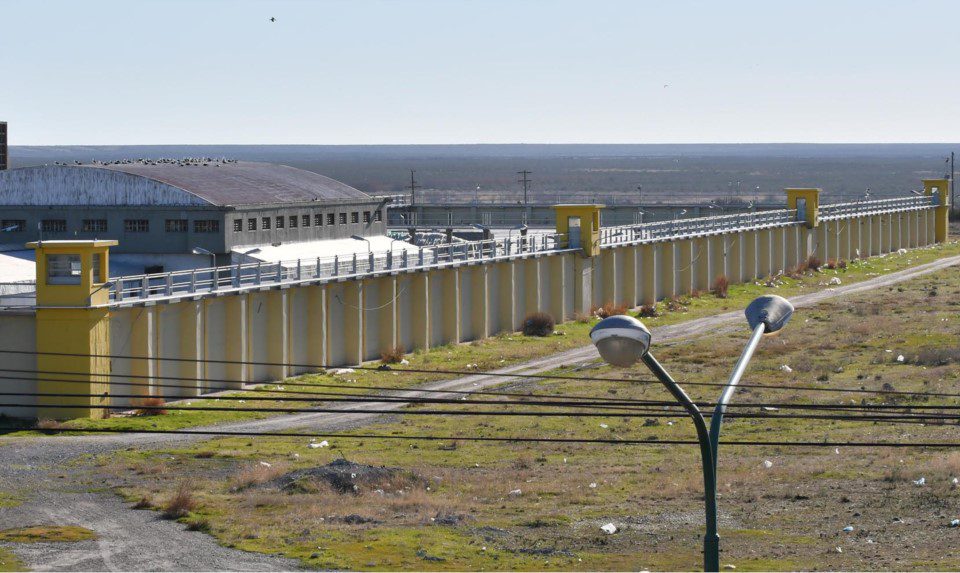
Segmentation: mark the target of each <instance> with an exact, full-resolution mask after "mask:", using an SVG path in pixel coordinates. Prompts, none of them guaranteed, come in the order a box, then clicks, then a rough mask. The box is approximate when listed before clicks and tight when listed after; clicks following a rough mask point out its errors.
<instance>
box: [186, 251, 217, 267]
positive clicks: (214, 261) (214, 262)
mask: <svg viewBox="0 0 960 573" xmlns="http://www.w3.org/2000/svg"><path fill="white" fill-rule="evenodd" d="M190 252H191V253H193V254H195V255H207V256H208V257H210V267H211V268H215V267H216V266H217V255H215V254H213V253H211V252H210V251H208V250H206V249H204V248H203V247H194V248H193V249H192V250H191V251H190Z"/></svg>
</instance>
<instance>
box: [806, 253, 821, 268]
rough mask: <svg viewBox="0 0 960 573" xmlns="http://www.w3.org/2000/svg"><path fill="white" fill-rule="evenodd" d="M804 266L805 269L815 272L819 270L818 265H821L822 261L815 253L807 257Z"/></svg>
mask: <svg viewBox="0 0 960 573" xmlns="http://www.w3.org/2000/svg"><path fill="white" fill-rule="evenodd" d="M806 266H807V270H811V271H813V272H817V271H819V270H820V267H822V266H823V261H821V260H820V258H819V257H817V255H810V256H809V257H807V263H806Z"/></svg>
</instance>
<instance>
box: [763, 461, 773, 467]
mask: <svg viewBox="0 0 960 573" xmlns="http://www.w3.org/2000/svg"><path fill="white" fill-rule="evenodd" d="M763 467H765V468H767V469H770V468H772V467H773V462H771V461H770V460H763Z"/></svg>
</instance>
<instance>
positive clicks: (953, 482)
mask: <svg viewBox="0 0 960 573" xmlns="http://www.w3.org/2000/svg"><path fill="white" fill-rule="evenodd" d="M950 483H952V484H953V485H960V479H957V478H953V479H952V480H950Z"/></svg>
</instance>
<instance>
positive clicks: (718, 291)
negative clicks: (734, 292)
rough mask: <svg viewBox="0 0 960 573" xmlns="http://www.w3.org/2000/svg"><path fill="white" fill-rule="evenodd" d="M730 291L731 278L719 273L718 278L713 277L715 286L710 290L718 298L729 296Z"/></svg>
mask: <svg viewBox="0 0 960 573" xmlns="http://www.w3.org/2000/svg"><path fill="white" fill-rule="evenodd" d="M729 291H730V280H729V279H727V275H717V278H715V279H713V286H712V287H711V288H710V292H712V293H713V295H714V296H715V297H717V298H727V296H728V294H729Z"/></svg>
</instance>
